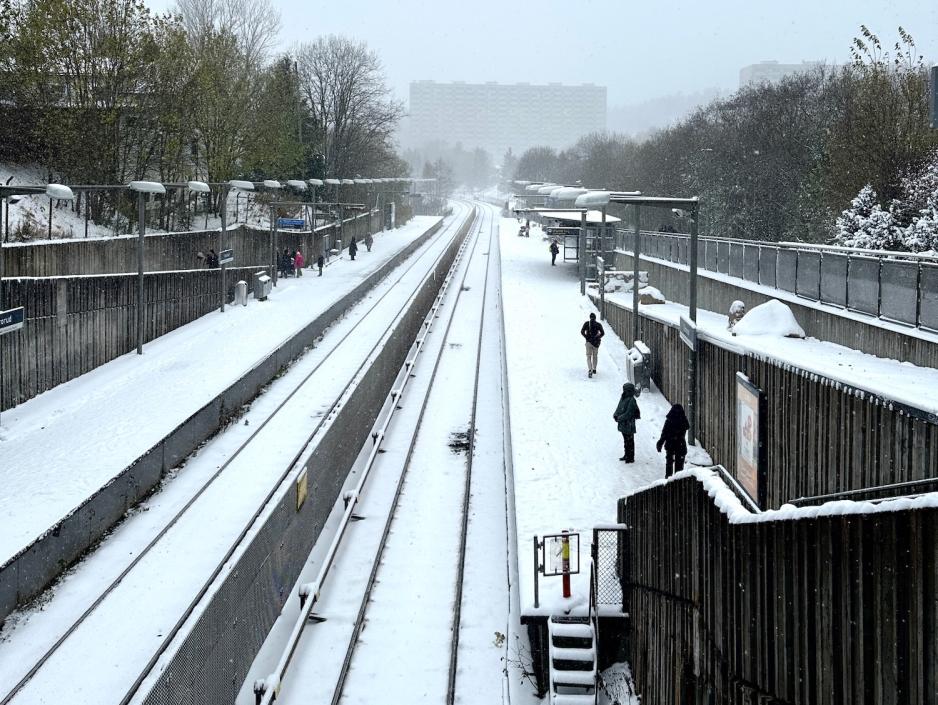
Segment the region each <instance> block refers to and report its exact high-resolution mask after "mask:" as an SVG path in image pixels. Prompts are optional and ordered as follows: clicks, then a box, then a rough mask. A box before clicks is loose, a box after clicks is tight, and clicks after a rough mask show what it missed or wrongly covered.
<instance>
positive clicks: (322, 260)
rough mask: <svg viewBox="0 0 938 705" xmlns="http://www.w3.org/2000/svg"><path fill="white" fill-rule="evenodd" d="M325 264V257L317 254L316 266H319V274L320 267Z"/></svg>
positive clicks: (320, 273)
mask: <svg viewBox="0 0 938 705" xmlns="http://www.w3.org/2000/svg"><path fill="white" fill-rule="evenodd" d="M325 265H326V259H325V258H324V257H323V256H322V255H319V257H317V258H316V266H317V267H319V276H322V268H323V267H324V266H325Z"/></svg>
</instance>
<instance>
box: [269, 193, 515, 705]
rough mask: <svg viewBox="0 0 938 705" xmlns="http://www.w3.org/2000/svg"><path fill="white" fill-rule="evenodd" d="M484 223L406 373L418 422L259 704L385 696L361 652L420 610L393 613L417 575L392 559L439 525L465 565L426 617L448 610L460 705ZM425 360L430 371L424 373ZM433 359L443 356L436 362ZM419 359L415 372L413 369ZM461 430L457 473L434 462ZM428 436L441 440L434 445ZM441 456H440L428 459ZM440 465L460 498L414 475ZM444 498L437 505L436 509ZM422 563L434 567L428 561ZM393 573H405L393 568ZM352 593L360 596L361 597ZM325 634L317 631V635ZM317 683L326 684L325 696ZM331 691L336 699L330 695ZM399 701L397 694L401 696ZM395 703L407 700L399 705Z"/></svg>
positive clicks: (410, 409) (441, 683) (396, 435)
mask: <svg viewBox="0 0 938 705" xmlns="http://www.w3.org/2000/svg"><path fill="white" fill-rule="evenodd" d="M482 213H483V215H482V217H481V218H480V220H479V222H478V223H477V225H476V227H475V232H474V233H473V240H472V243H471V245H469V244H467V245H466V246H465V247H466V249H467V252H466V253H464V254H462V253H461V254H460V256H458V257H457V259H456V261H455V262H454V264H453V268H452V269H451V272H450V275H449V276H448V277H447V280H446V281H445V282H444V286H443V287H442V288H441V293H440V296H439V297H438V299H437V302H436V303H435V304H434V306H433V308H432V310H431V312H430V314H429V315H428V317H427V321H426V323H427V330H428V332H427V334H426V335H425V336H424V337H423V338H422V339H421V340H419V341H418V344H417V345H415V349H414V351H413V353H412V355H411V356H410V357H409V361H408V363H407V365H405V370H404V372H405V373H406V372H409V371H410V370H415V371H416V370H418V369H419V373H418V374H417V375H416V376H417V378H418V380H420V381H419V382H418V383H417V384H414V385H413V388H412V389H410V390H409V392H408V394H407V395H404V394H403V389H402V390H399V395H398V396H396V397H395V399H394V402H395V408H398V409H399V408H401V407H400V405H403V408H404V409H405V410H406V411H405V413H404V414H401V416H404V415H408V418H407V419H402V420H401V422H400V424H399V426H398V427H395V426H394V424H393V423H390V422H385V423H384V426H383V427H382V429H381V430H380V431H379V432H378V439H377V440H376V443H375V447H374V448H373V450H372V455H371V458H372V460H371V462H372V463H374V462H375V460H377V458H379V457H380V460H377V464H378V467H377V468H376V469H375V470H374V471H373V472H374V473H375V475H376V477H375V479H374V480H372V481H371V483H372V485H371V486H369V488H368V491H367V492H366V491H364V487H363V486H362V485H363V480H364V477H363V478H362V481H361V482H360V484H359V486H358V487H356V488H355V489H354V490H353V491H351V492H350V493H349V494H348V495H347V497H350V498H351V499H350V501H349V502H348V504H347V506H346V507H345V512H344V517H343V519H344V522H343V524H342V527H341V528H340V530H339V531H338V532H337V535H336V537H335V539H334V540H333V544H332V546H330V548H329V551H328V552H327V556H326V558H325V559H324V560H323V561H322V564H321V567H320V569H319V572H318V574H317V575H316V577H315V579H314V580H312V581H311V582H310V583H308V584H306V585H304V586H302V587H300V591H301V594H305V595H306V596H307V597H306V598H305V603H304V608H303V609H302V610H301V613H300V614H299V615H298V617H297V619H296V622H295V624H294V628H293V631H292V633H291V635H290V637H289V639H288V642H287V645H286V647H285V648H284V649H283V651H282V655H281V657H280V659H279V661H278V663H277V665H276V667H275V669H274V671H273V673H271V674H270V676H268V677H267V678H262V679H258V680H257V681H256V682H255V684H254V686H255V687H254V691H255V694H256V696H257V700H256V702H257V703H261V704H263V703H272V702H274V701H278V702H292V701H294V700H296V701H297V702H299V701H302V702H326V701H331V702H332V703H333V704H336V703H339V702H343V701H346V700H347V701H351V702H359V701H362V700H363V699H362V698H359V697H358V695H357V694H356V692H355V690H356V688H359V689H361V688H364V689H365V692H366V693H367V695H366V696H365V698H364V700H366V701H367V700H371V699H372V698H373V697H374V692H373V689H374V688H375V687H376V685H377V687H382V686H381V684H379V683H377V682H376V681H375V680H374V674H373V673H371V671H370V669H369V668H368V667H363V666H362V663H360V661H364V662H367V661H369V658H370V657H369V656H368V655H365V656H364V657H362V656H361V655H360V654H359V653H358V650H359V647H360V645H361V643H362V639H361V637H362V632H363V630H364V628H365V625H366V624H369V623H370V624H371V626H370V628H369V634H374V632H375V630H376V629H377V628H378V627H377V626H376V625H377V624H378V622H380V620H381V617H380V614H381V613H384V614H390V615H392V619H398V618H400V619H404V620H406V618H407V617H406V615H404V614H401V610H402V609H403V610H404V611H405V612H406V610H408V609H413V608H414V605H413V603H412V602H411V604H410V605H406V604H405V605H404V606H403V607H402V605H401V603H400V601H396V600H395V599H394V594H392V596H391V598H392V599H391V602H392V603H393V604H388V599H387V595H386V594H383V593H382V591H381V589H380V586H381V585H382V584H386V583H391V582H394V581H395V579H396V578H398V577H399V576H400V574H401V573H402V572H406V571H405V569H404V566H403V564H402V563H401V561H400V560H399V557H398V558H396V557H393V556H392V555H390V554H400V552H401V550H402V546H403V547H404V548H403V550H404V551H405V552H406V550H407V549H406V544H407V539H409V538H413V536H414V532H415V531H416V533H417V534H419V535H421V536H423V537H426V536H427V532H430V531H433V530H434V529H435V528H437V527H440V528H441V532H442V533H446V535H447V542H446V549H445V550H446V551H447V553H448V554H450V555H451V556H452V558H453V559H454V560H453V561H452V562H451V564H450V565H448V566H447V567H446V569H445V570H443V569H441V570H440V575H439V576H438V577H439V581H438V582H440V583H441V584H442V585H443V586H444V587H443V590H444V592H448V594H446V595H441V594H438V593H434V594H433V595H429V594H426V593H423V594H421V595H418V600H421V602H420V607H419V609H420V610H422V611H425V610H427V609H429V604H431V603H432V604H436V605H438V606H439V605H442V608H438V609H436V610H435V614H434V618H436V619H437V621H436V622H434V623H433V625H429V626H432V627H436V629H435V631H436V633H437V635H442V636H443V638H446V639H447V640H448V644H447V645H446V647H445V650H446V652H447V654H448V655H447V658H446V663H445V664H441V665H440V668H439V669H438V673H439V674H440V678H438V679H437V680H438V683H436V685H437V686H438V688H439V690H440V693H439V696H440V697H441V698H445V699H446V702H447V703H453V702H455V698H456V685H457V672H458V666H459V653H460V649H459V634H460V623H461V614H462V603H463V596H462V585H463V576H464V566H465V563H466V561H465V557H466V550H467V544H466V541H467V535H468V524H469V516H470V506H471V498H472V496H473V472H472V470H473V458H474V451H475V437H476V417H477V413H478V399H479V386H480V375H479V363H480V359H481V353H480V351H481V347H482V341H483V329H484V324H485V323H486V320H485V310H486V297H487V292H488V287H487V282H488V277H489V257H488V255H489V252H490V251H491V249H492V248H493V247H496V246H497V243H496V242H495V240H494V238H495V233H497V228H496V227H495V226H496V223H495V221H494V218H493V213H492V211H491V209H488V208H485V209H483V210H482ZM488 324H489V326H490V328H491V326H492V325H493V322H492V321H488ZM441 326H442V330H440V328H441ZM418 356H420V359H419V365H420V367H419V368H418V367H416V364H418ZM428 356H432V359H430V358H428ZM411 361H413V365H414V366H411V365H412V363H411ZM431 365H432V367H431ZM500 371H501V369H500V368H499V372H500ZM412 376H413V375H410V374H404V376H403V379H404V380H409V379H410V378H411V377H412ZM470 380H471V384H470ZM398 402H399V403H398ZM453 426H456V427H458V428H460V429H463V430H461V432H459V433H458V434H457V438H456V439H455V441H454V445H455V446H456V447H457V448H458V449H459V450H460V457H461V458H462V460H460V461H457V462H456V463H455V465H454V462H453V460H449V461H447V460H446V459H445V458H442V459H440V462H439V463H436V462H435V461H431V458H432V456H433V454H434V453H437V452H439V449H440V448H442V449H443V453H444V454H446V455H452V453H451V451H450V449H449V448H446V443H445V438H446V435H447V434H448V433H449V431H450V430H451V429H452V428H453ZM441 434H442V435H443V438H442V440H441V438H440V435H441ZM426 437H431V438H432V439H433V440H430V441H428V440H427V438H426ZM421 438H423V440H420V439H421ZM382 445H385V446H386V447H387V449H388V450H387V452H386V453H385V454H384V455H381V456H379V455H378V454H379V453H384V450H383V449H382V447H381V446H382ZM431 446H432V448H433V449H432V450H430V449H428V448H429V447H431ZM428 462H434V467H435V468H437V469H438V470H439V471H440V472H444V471H443V470H440V468H443V467H444V466H445V467H446V468H447V470H446V472H451V474H450V475H447V478H448V479H454V480H456V479H458V480H459V481H460V491H459V492H453V493H451V496H448V497H447V496H440V495H439V494H438V493H437V489H438V488H437V487H435V486H433V482H432V481H431V482H429V483H428V482H427V481H426V477H425V476H424V477H413V468H414V467H417V468H418V470H419V468H420V467H422V466H426V465H427V464H428ZM382 473H384V474H383V475H382ZM382 488H383V489H382ZM434 495H435V496H436V501H434V500H433V496H434ZM428 499H429V500H430V501H429V504H428ZM356 512H358V513H359V514H358V516H357V518H362V515H364V518H366V521H363V522H360V523H356V524H355V526H354V528H352V529H348V530H347V527H348V526H349V524H350V520H351V518H352V516H354V515H355V513H356ZM381 517H383V520H382V519H381ZM376 519H377V520H376ZM373 520H374V521H373ZM415 523H416V526H415ZM408 525H409V526H408ZM398 535H401V536H404V537H406V538H402V539H399V540H398V541H397V545H395V538H396V536H398ZM402 541H403V544H402V543H401V542H402ZM343 542H345V543H343ZM340 551H341V553H340ZM417 553H420V554H421V555H422V554H423V553H425V552H422V551H420V550H419V549H418V550H417ZM365 555H367V556H370V559H368V560H365V559H364V558H363V556H365ZM352 556H354V557H352ZM424 558H426V556H424ZM415 560H416V561H417V562H418V563H422V561H421V560H420V558H419V557H418V558H415ZM334 564H337V565H338V568H337V570H336V575H334V576H330V569H331V568H332V567H333V565H334ZM386 565H392V566H395V567H390V568H384V567H383V566H386ZM364 576H367V577H364ZM327 578H328V580H327ZM406 579H414V580H418V579H419V577H418V576H410V578H405V580H406ZM347 593H352V594H354V595H355V597H354V598H351V597H349V595H348V594H347ZM352 602H354V603H357V604H352ZM404 602H405V603H406V602H407V600H406V599H405V600H404ZM339 603H341V604H339ZM320 606H324V607H325V610H326V611H325V613H324V614H325V615H326V616H327V617H328V616H329V615H331V614H332V613H333V612H337V613H338V612H341V613H342V614H339V615H338V616H337V617H336V619H335V620H332V619H331V617H329V620H330V621H328V622H325V623H324V622H323V621H322V618H321V617H318V618H316V617H317V615H316V613H315V610H316V609H317V607H320ZM441 609H442V610H443V611H441ZM353 613H354V616H352V615H353ZM311 617H314V619H310V618H311ZM313 624H315V625H316V626H314V627H312V628H311V627H310V625H313ZM428 624H429V623H428ZM309 632H313V633H314V634H309ZM317 635H318V636H317ZM340 639H341V640H342V642H341V643H345V647H344V651H343V652H342V653H340V650H341V649H342V647H341V646H338V647H337V646H336V645H337V644H339V643H340V642H339V640H340ZM400 646H403V644H402V645H400ZM386 647H387V644H384V645H383V648H386ZM441 649H443V645H442V644H440V643H435V644H434V646H433V651H434V652H435V654H436V655H437V656H439V652H440V650H441ZM308 668H316V678H315V679H309V678H306V677H304V675H303V674H304V673H305V672H306V671H307V669H308ZM355 673H361V674H363V677H362V678H359V679H356V678H355V677H354V675H355ZM364 674H367V675H364ZM311 680H312V681H315V683H316V685H315V686H314V685H312V683H311ZM294 683H295V684H297V685H294ZM299 683H302V684H303V685H302V686H300V685H298V684H299ZM329 684H333V685H329ZM327 687H328V689H329V690H330V691H331V692H326V688H327ZM389 692H391V693H393V689H392V690H391V691H389ZM391 699H392V700H394V699H395V698H394V697H393V696H391Z"/></svg>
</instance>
